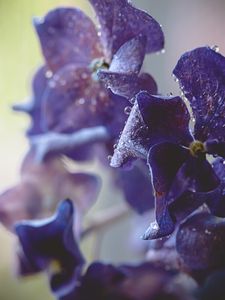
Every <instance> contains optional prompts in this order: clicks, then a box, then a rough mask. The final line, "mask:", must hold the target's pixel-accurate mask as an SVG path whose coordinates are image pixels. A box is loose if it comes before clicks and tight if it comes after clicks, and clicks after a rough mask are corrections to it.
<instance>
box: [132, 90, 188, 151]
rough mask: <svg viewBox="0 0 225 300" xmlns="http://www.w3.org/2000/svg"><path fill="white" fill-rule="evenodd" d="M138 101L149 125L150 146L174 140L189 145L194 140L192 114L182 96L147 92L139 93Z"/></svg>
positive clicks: (173, 141) (146, 123) (144, 118)
mask: <svg viewBox="0 0 225 300" xmlns="http://www.w3.org/2000/svg"><path fill="white" fill-rule="evenodd" d="M137 102H138V106H139V109H140V112H141V115H142V117H143V120H144V122H145V125H146V126H148V131H149V134H148V139H149V146H153V145H154V144H158V143H162V142H172V143H177V144H181V145H186V146H188V145H189V143H190V142H191V140H192V137H191V136H190V132H189V121H190V116H189V112H188V110H187V108H186V105H185V104H184V102H183V101H182V99H181V98H180V97H167V98H166V97H161V96H152V95H150V94H148V93H147V92H141V93H139V94H138V95H137Z"/></svg>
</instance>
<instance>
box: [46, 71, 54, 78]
mask: <svg viewBox="0 0 225 300" xmlns="http://www.w3.org/2000/svg"><path fill="white" fill-rule="evenodd" d="M52 75H53V73H52V71H51V70H48V71H46V73H45V77H46V78H51V77H52Z"/></svg>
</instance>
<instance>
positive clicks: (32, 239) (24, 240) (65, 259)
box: [15, 200, 84, 296]
mask: <svg viewBox="0 0 225 300" xmlns="http://www.w3.org/2000/svg"><path fill="white" fill-rule="evenodd" d="M73 219H74V210H73V205H72V202H71V201H70V200H64V201H63V202H62V203H61V204H60V205H59V207H58V210H57V213H56V214H55V215H54V216H53V217H51V218H50V219H45V220H42V221H23V222H20V223H18V224H17V225H16V228H15V230H16V234H17V235H18V238H19V241H20V243H21V246H22V251H23V253H21V254H20V256H21V255H24V257H25V258H26V260H27V262H29V265H30V270H32V269H33V272H34V273H35V272H37V271H43V270H48V272H49V279H50V284H51V288H52V291H53V292H54V293H56V294H57V295H58V296H62V295H64V294H65V293H68V292H69V291H70V290H71V289H73V288H74V285H75V284H76V283H77V279H78V278H79V275H80V270H81V267H82V265H83V264H84V259H83V257H82V255H81V252H80V250H79V248H78V245H77V243H76V240H75V238H74V235H73ZM53 263H57V264H58V265H59V266H58V267H59V270H58V272H55V273H54V271H53V272H52V271H51V264H53Z"/></svg>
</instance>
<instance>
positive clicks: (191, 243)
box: [176, 211, 225, 281]
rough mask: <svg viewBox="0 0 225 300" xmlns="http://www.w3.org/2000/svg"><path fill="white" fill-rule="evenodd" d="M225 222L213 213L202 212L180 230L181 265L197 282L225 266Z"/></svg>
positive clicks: (183, 224)
mask: <svg viewBox="0 0 225 300" xmlns="http://www.w3.org/2000/svg"><path fill="white" fill-rule="evenodd" d="M224 243H225V221H224V219H222V218H218V217H215V216H212V215H211V214H210V213H209V212H207V211H206V212H199V213H196V214H194V215H193V216H191V217H189V218H188V219H187V220H186V221H184V222H183V223H182V224H181V225H180V226H179V229H178V232H177V237H176V249H177V252H178V254H179V256H180V260H181V263H182V264H183V267H185V268H186V269H187V271H188V272H189V273H190V274H192V276H193V277H195V278H196V279H197V280H199V281H202V280H204V279H205V278H206V277H207V276H208V275H209V274H210V273H212V272H213V271H216V270H218V269H221V268H224V266H225V255H224V246H225V245H224Z"/></svg>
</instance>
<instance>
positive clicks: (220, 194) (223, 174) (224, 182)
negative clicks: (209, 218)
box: [206, 158, 225, 218]
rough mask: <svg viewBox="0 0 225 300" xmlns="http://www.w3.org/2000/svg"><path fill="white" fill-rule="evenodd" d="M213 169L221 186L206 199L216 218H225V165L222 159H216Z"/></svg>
mask: <svg viewBox="0 0 225 300" xmlns="http://www.w3.org/2000/svg"><path fill="white" fill-rule="evenodd" d="M212 166H213V169H214V171H215V173H216V175H217V176H218V178H219V179H220V185H219V187H218V188H217V189H216V191H215V192H214V194H212V196H211V197H209V198H208V199H206V203H207V205H208V207H209V209H210V211H211V213H212V214H213V215H214V216H217V217H223V218H224V217H225V164H224V161H223V160H222V159H219V158H218V159H216V160H215V161H214V162H213V164H212Z"/></svg>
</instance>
